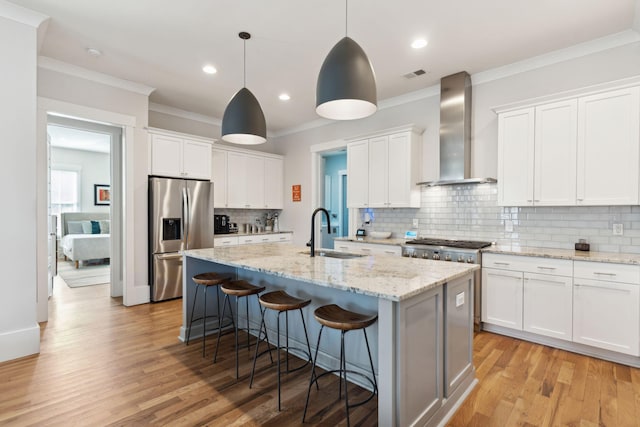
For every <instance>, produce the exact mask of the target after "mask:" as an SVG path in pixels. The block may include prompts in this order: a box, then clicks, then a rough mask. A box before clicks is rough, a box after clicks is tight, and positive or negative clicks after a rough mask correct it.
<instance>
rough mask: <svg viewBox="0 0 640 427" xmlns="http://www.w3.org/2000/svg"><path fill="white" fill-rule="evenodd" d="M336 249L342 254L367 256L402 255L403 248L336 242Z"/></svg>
mask: <svg viewBox="0 0 640 427" xmlns="http://www.w3.org/2000/svg"><path fill="white" fill-rule="evenodd" d="M334 248H335V250H336V251H340V252H352V253H357V254H365V255H397V256H400V255H401V254H402V248H401V247H400V246H397V245H384V244H381V245H376V244H375V243H356V242H341V241H338V242H334Z"/></svg>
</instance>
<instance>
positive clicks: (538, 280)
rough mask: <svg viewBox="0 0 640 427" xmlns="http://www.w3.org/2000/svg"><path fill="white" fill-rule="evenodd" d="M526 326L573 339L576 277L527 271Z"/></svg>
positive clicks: (529, 328) (525, 284)
mask: <svg viewBox="0 0 640 427" xmlns="http://www.w3.org/2000/svg"><path fill="white" fill-rule="evenodd" d="M523 304H524V307H523V329H524V330H525V331H527V332H533V333H535V334H540V335H546V336H549V337H554V338H559V339H563V340H568V341H571V337H572V326H571V325H572V322H573V319H572V316H571V307H572V305H573V279H572V278H571V277H562V276H552V275H549V274H531V273H524V298H523Z"/></svg>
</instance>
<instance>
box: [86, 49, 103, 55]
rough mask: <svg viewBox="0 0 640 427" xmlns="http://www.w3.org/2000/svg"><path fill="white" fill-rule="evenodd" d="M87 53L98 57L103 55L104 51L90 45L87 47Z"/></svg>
mask: <svg viewBox="0 0 640 427" xmlns="http://www.w3.org/2000/svg"><path fill="white" fill-rule="evenodd" d="M87 53H88V54H89V55H91V56H95V57H98V56H100V55H102V52H100V50H98V49H96V48H94V47H88V48H87Z"/></svg>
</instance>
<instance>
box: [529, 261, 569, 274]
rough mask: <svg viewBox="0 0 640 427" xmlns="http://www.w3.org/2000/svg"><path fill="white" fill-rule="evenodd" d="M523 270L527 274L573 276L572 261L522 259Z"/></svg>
mask: <svg viewBox="0 0 640 427" xmlns="http://www.w3.org/2000/svg"><path fill="white" fill-rule="evenodd" d="M522 258H523V259H522V261H523V263H524V264H523V269H522V271H524V272H527V273H536V274H553V275H554V276H567V277H571V276H573V261H572V260H570V259H555V258H543V257H522Z"/></svg>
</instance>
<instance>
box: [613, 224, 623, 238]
mask: <svg viewBox="0 0 640 427" xmlns="http://www.w3.org/2000/svg"><path fill="white" fill-rule="evenodd" d="M623 233H624V230H623V228H622V224H613V235H614V236H622V234H623Z"/></svg>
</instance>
